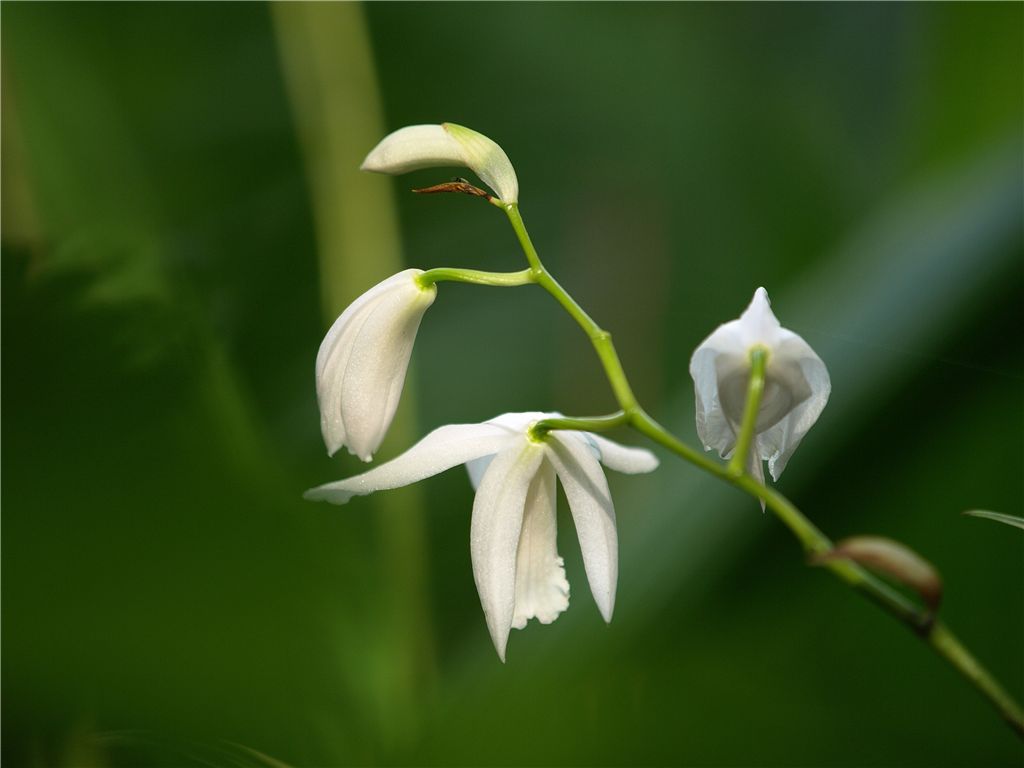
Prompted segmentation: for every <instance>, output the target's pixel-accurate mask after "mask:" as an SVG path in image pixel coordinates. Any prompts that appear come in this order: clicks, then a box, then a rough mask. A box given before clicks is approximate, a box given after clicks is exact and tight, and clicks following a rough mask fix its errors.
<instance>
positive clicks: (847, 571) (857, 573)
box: [491, 200, 1024, 739]
mask: <svg viewBox="0 0 1024 768" xmlns="http://www.w3.org/2000/svg"><path fill="white" fill-rule="evenodd" d="M491 202H492V203H493V204H494V205H496V206H498V207H500V208H501V209H502V210H504V211H505V213H506V215H507V216H508V219H509V221H510V223H511V224H512V229H513V230H514V231H515V234H516V237H517V238H518V240H519V244H520V245H521V247H522V249H523V253H524V254H525V255H526V260H527V262H528V263H529V265H530V270H529V271H530V272H531V273H532V275H533V280H532V282H535V283H537V284H538V285H540V286H541V287H542V288H544V290H546V291H547V292H548V293H550V294H551V295H552V297H553V298H554V299H555V300H556V301H557V302H558V303H559V304H560V305H561V306H562V307H563V308H564V309H565V310H566V312H568V314H569V315H570V316H571V317H572V318H573V319H574V320H575V321H576V323H577V324H578V325H579V326H580V327H581V328H582V329H583V331H584V332H585V333H586V334H587V337H588V338H589V339H590V341H591V344H593V346H594V349H595V351H596V352H597V356H598V358H599V359H600V361H601V365H602V367H603V369H604V372H605V376H606V378H607V379H608V383H609V385H610V386H611V389H612V392H613V394H614V395H615V399H616V401H617V402H618V405H619V407H620V408H621V410H620V411H618V412H616V413H614V414H611V415H609V416H604V417H597V418H581V419H574V418H551V419H545V420H543V421H541V422H538V423H537V424H536V425H534V429H535V430H541V431H546V430H550V429H565V430H572V429H577V430H587V431H596V430H600V429H611V428H613V427H617V426H629V427H631V428H632V429H634V430H636V431H637V432H639V433H640V434H642V435H644V436H646V437H648V438H649V439H651V440H653V441H654V442H656V443H658V444H659V445H661V446H662V447H664V448H666V449H668V450H669V451H671V452H672V453H674V454H676V455H677V456H679V457H680V458H682V459H683V460H684V461H687V462H689V463H690V464H693V465H694V466H696V467H698V468H699V469H702V470H704V471H705V472H708V473H709V474H711V475H714V476H715V477H717V478H718V479H719V480H722V481H724V482H726V483H729V484H730V485H732V486H734V487H736V488H739V489H740V490H742V491H744V492H746V493H748V494H750V495H751V496H753V497H755V498H757V499H759V500H760V501H761V502H762V503H763V504H765V505H766V506H767V507H768V508H770V509H771V510H772V513H773V514H774V515H775V516H776V517H777V518H778V519H779V520H780V521H781V522H782V523H783V524H784V525H785V526H786V527H787V528H788V529H789V530H790V532H791V533H792V534H793V535H794V536H795V537H796V538H797V540H798V541H799V542H800V544H801V546H802V547H803V549H804V551H805V552H806V553H807V554H808V555H809V556H812V557H813V556H819V557H820V556H821V555H825V554H827V553H829V552H831V551H832V549H833V544H832V541H831V540H830V539H829V538H828V537H827V536H826V535H825V534H824V533H822V531H820V530H819V529H818V528H817V526H815V525H814V524H813V523H812V522H811V521H810V520H809V519H808V518H807V517H806V516H805V515H804V514H803V513H802V512H801V511H800V510H799V509H798V508H797V507H796V506H795V505H794V504H793V503H792V502H790V501H789V499H787V498H786V497H785V496H783V495H782V494H781V493H779V492H778V491H776V490H775V489H774V488H770V487H768V486H766V485H765V484H764V483H762V482H759V481H758V480H757V479H755V478H753V477H752V476H751V475H750V474H749V473H748V472H746V471H745V470H744V466H745V456H746V454H747V453H748V452H749V450H750V445H751V441H752V439H753V436H754V432H755V428H756V422H757V415H758V410H759V405H760V402H761V396H762V394H763V392H764V384H765V370H766V367H767V363H768V354H767V351H766V350H764V349H763V348H759V347H755V348H754V349H753V350H752V351H751V360H750V362H751V376H750V380H749V384H748V390H747V400H746V406H745V410H744V415H743V421H742V423H741V425H740V432H739V435H738V440H737V445H736V449H735V454H734V455H733V457H732V458H731V460H730V462H729V464H728V465H723V464H719V463H718V462H716V461H713V460H711V459H709V458H707V457H706V456H704V455H703V454H701V453H699V452H698V451H696V450H694V449H693V448H691V447H690V446H688V445H687V444H686V443H684V442H682V441H681V440H680V439H679V438H677V437H676V436H675V435H673V434H672V433H671V432H669V431H668V430H667V429H665V427H663V426H662V425H661V424H659V423H658V422H657V421H655V420H654V419H653V418H651V416H650V415H649V414H648V413H647V412H646V411H645V410H644V409H643V407H642V406H641V405H640V403H639V402H638V401H637V399H636V396H635V395H634V394H633V390H632V388H631V387H630V384H629V380H628V378H627V377H626V372H625V370H624V369H623V367H622V363H621V361H620V360H619V356H618V352H617V351H616V349H615V344H614V342H613V341H612V335H611V333H609V332H608V331H606V330H604V329H603V328H602V327H601V326H600V325H598V323H597V322H596V321H595V320H594V319H593V318H592V317H591V316H590V315H589V314H587V312H586V311H585V310H584V309H583V308H582V307H581V306H580V305H579V304H578V303H577V302H576V300H575V299H574V298H573V297H572V296H571V295H570V294H569V292H568V291H566V290H565V288H563V287H562V286H561V285H560V284H559V283H558V281H557V280H555V278H554V276H552V275H551V273H550V272H548V270H547V268H546V267H545V266H544V264H543V262H542V261H541V259H540V256H539V254H538V253H537V250H536V248H535V247H534V245H533V242H532V241H531V240H530V236H529V233H528V232H527V230H526V225H525V223H524V222H523V218H522V216H521V215H520V213H519V206H518V205H517V204H515V203H501V202H500V201H493V200H492V201H491ZM821 565H822V567H824V568H825V569H827V570H828V571H830V572H831V573H832V574H834V575H835V576H836V577H837V578H839V579H840V580H841V581H842V582H844V583H845V584H847V585H848V586H850V587H852V588H853V589H854V590H856V591H857V592H859V593H861V594H863V595H864V596H866V597H867V598H868V599H870V600H871V601H872V602H874V603H876V604H877V605H879V606H880V607H881V608H882V609H883V610H885V611H886V612H887V613H889V614H890V615H892V616H893V617H895V618H896V619H898V620H899V621H901V622H902V623H903V624H904V625H906V626H907V627H908V628H909V629H911V630H912V631H913V632H914V633H915V634H916V635H918V636H919V637H920V638H921V639H922V640H923V641H924V642H925V643H926V644H927V645H928V646H929V647H931V648H932V649H933V650H934V651H935V652H936V653H937V654H938V655H939V656H940V657H941V658H943V659H945V660H946V662H948V663H949V664H950V665H951V666H952V667H953V668H954V669H955V670H956V671H957V672H958V673H959V674H960V675H961V676H962V677H963V678H964V679H965V680H967V681H968V682H969V683H970V684H971V685H972V686H974V688H975V689H976V690H977V691H978V692H979V693H980V694H981V695H982V696H983V697H985V698H986V699H987V700H988V701H989V703H990V704H991V705H992V706H993V707H995V709H996V711H997V712H998V713H999V714H1000V716H1002V718H1003V719H1004V720H1006V722H1007V723H1008V724H1009V725H1010V727H1011V728H1012V729H1013V730H1014V731H1015V732H1016V733H1017V735H1018V736H1020V737H1021V738H1022V739H1024V710H1022V709H1021V707H1020V705H1018V704H1017V702H1016V701H1015V700H1014V699H1013V697H1012V696H1011V695H1010V694H1009V693H1008V692H1007V691H1006V690H1005V689H1004V688H1003V687H1002V686H1001V685H1000V684H999V682H998V681H997V680H996V679H995V678H994V677H993V676H992V675H991V674H990V673H989V672H988V671H987V670H986V669H985V668H984V667H983V666H982V665H981V663H980V662H979V661H978V660H977V659H976V658H975V657H974V656H973V655H972V654H971V653H970V651H968V650H967V648H966V647H965V646H964V645H963V644H962V643H961V642H960V641H959V640H958V639H957V638H956V636H955V635H954V634H953V633H952V632H951V631H950V629H949V628H948V627H947V626H946V625H945V624H944V623H942V622H939V621H935V620H934V616H933V615H932V614H931V612H930V611H928V610H926V609H924V608H922V607H921V606H919V605H917V604H916V603H914V602H912V601H911V600H910V599H908V598H907V597H905V596H904V595H903V594H902V593H900V592H898V591H897V590H895V589H894V588H892V587H891V586H889V585H888V584H887V583H886V582H884V581H882V580H881V579H879V578H878V577H876V576H874V575H873V574H872V573H870V572H869V571H868V570H866V569H865V568H863V567H861V566H860V565H858V564H856V563H854V562H852V561H850V560H844V559H841V558H837V559H831V560H828V559H826V560H824V561H823V562H822V563H821Z"/></svg>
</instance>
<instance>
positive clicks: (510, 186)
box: [361, 123, 519, 203]
mask: <svg viewBox="0 0 1024 768" xmlns="http://www.w3.org/2000/svg"><path fill="white" fill-rule="evenodd" d="M447 166H465V167H466V168H469V169H471V170H472V171H473V172H474V173H475V174H476V175H477V176H479V177H480V178H481V180H482V181H483V182H484V183H485V184H486V185H487V186H489V187H490V188H491V189H492V190H494V192H495V194H496V195H497V196H498V197H499V198H500V199H501V200H502V201H503V202H506V203H515V202H518V200H519V181H518V179H517V178H516V172H515V169H514V168H513V167H512V163H511V162H510V161H509V159H508V155H506V154H505V152H504V150H502V148H501V147H499V146H498V145H497V144H495V143H494V142H493V141H491V139H489V138H487V137H486V136H484V135H483V134H482V133H477V132H476V131H474V130H472V129H470V128H465V127H463V126H461V125H456V124H455V123H444V124H443V125H410V126H406V127H405V128H399V129H398V130H397V131H395V132H394V133H390V134H388V135H387V136H385V137H384V138H383V139H382V140H381V142H380V143H379V144H378V145H377V146H376V147H374V148H373V150H371V152H370V154H368V155H367V156H366V159H365V160H364V161H363V164H362V166H361V167H362V169H363V170H364V171H376V172H377V173H390V174H400V173H407V172H408V171H415V170H418V169H420V168H436V167H442V168H443V167H447Z"/></svg>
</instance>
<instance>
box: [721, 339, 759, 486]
mask: <svg viewBox="0 0 1024 768" xmlns="http://www.w3.org/2000/svg"><path fill="white" fill-rule="evenodd" d="M767 364H768V350H767V349H765V348H764V347H754V348H753V349H752V350H750V383H749V384H748V385H747V404H746V407H745V408H744V409H743V423H742V424H741V425H740V433H739V435H737V436H736V448H735V449H734V450H733V454H732V461H730V462H729V471H730V472H731V473H732V474H734V475H742V474H743V472H744V471H745V468H746V466H747V457H748V454H749V453H750V442H751V440H753V439H754V428H755V427H756V426H757V414H758V411H760V409H761V395H763V394H764V369H765V366H766V365H767ZM755 460H756V461H760V459H759V458H756V459H755Z"/></svg>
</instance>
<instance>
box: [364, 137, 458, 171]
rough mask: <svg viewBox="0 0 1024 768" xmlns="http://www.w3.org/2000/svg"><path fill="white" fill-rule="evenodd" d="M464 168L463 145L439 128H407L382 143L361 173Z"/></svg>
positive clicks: (374, 150) (369, 157) (378, 145)
mask: <svg viewBox="0 0 1024 768" xmlns="http://www.w3.org/2000/svg"><path fill="white" fill-rule="evenodd" d="M465 164H466V163H465V160H464V156H463V151H462V145H461V144H459V142H457V141H456V140H455V139H453V138H452V137H451V135H450V134H449V133H448V131H446V130H445V129H444V128H443V127H442V126H440V125H408V126H406V127H405V128H399V129H398V130H397V131H394V132H393V133H389V134H388V135H387V136H385V137H384V138H383V139H381V141H380V143H379V144H377V146H376V147H374V148H373V149H372V150H371V151H370V154H368V155H367V156H366V159H365V160H363V164H362V165H361V166H360V169H361V170H364V171H374V172H376V173H389V174H392V175H398V174H400V173H408V172H409V171H415V170H418V169H420V168H436V167H437V166H452V165H465Z"/></svg>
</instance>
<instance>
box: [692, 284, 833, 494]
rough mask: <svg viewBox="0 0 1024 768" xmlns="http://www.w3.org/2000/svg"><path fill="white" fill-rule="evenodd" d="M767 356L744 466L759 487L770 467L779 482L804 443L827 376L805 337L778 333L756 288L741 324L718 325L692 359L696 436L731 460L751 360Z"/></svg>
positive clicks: (776, 323) (827, 383)
mask: <svg viewBox="0 0 1024 768" xmlns="http://www.w3.org/2000/svg"><path fill="white" fill-rule="evenodd" d="M755 347H762V348H763V349H764V350H766V352H767V365H766V368H765V386H764V394H763V396H762V398H761V406H760V409H759V410H758V414H757V421H756V424H755V427H754V433H755V436H754V439H753V440H752V441H751V451H750V457H749V458H748V459H747V461H748V466H749V468H750V471H751V473H752V474H753V475H754V476H755V477H757V479H758V480H759V481H761V482H763V481H764V470H763V469H762V466H761V462H762V461H764V460H767V461H768V470H769V471H770V472H771V475H772V479H774V480H778V479H779V476H780V475H781V474H782V470H784V469H785V468H786V463H787V462H788V461H789V458H790V456H792V455H793V451H795V450H796V447H797V446H798V445H799V444H800V441H801V440H802V439H803V436H804V435H805V434H807V431H808V430H809V429H810V428H811V427H812V426H814V422H815V421H817V419H818V416H819V415H820V414H821V411H822V409H823V408H824V407H825V403H826V402H828V396H829V392H830V391H831V389H832V384H831V382H830V381H829V376H828V370H827V369H826V368H825V363H823V362H822V361H821V358H820V357H818V356H817V355H816V354H815V353H814V350H813V349H811V348H810V346H809V345H808V344H807V342H805V341H804V340H803V339H802V338H800V337H799V336H797V335H796V334H795V333H793V332H792V331H788V330H786V329H785V328H783V327H782V326H781V325H780V324H779V321H778V319H777V318H776V317H775V315H774V314H773V313H772V310H771V305H770V303H769V301H768V293H767V291H765V289H764V288H758V289H757V291H756V292H755V293H754V298H753V300H752V301H751V302H750V306H749V307H747V309H746V311H745V312H744V313H743V314H742V315H741V316H740V318H739V319H738V320H733V321H732V322H728V323H725V324H724V325H720V326H719V327H718V328H717V329H716V330H715V332H714V333H712V334H711V335H710V336H708V337H707V338H706V339H705V340H704V341H703V342H701V345H700V346H699V347H697V351H696V352H694V353H693V358H692V359H691V360H690V375H691V376H692V377H693V383H694V389H695V391H696V395H697V397H696V401H697V434H698V435H699V436H700V439H701V441H702V442H703V443H704V450H706V451H710V450H711V449H715V450H716V451H718V453H719V455H720V456H721V457H722V458H726V459H727V458H730V457H731V455H732V452H733V450H734V449H735V447H736V437H737V433H738V431H739V425H740V423H741V422H742V420H743V410H744V407H745V405H746V397H747V386H748V383H749V380H750V370H751V362H750V353H751V351H752V350H753V349H754V348H755Z"/></svg>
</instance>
